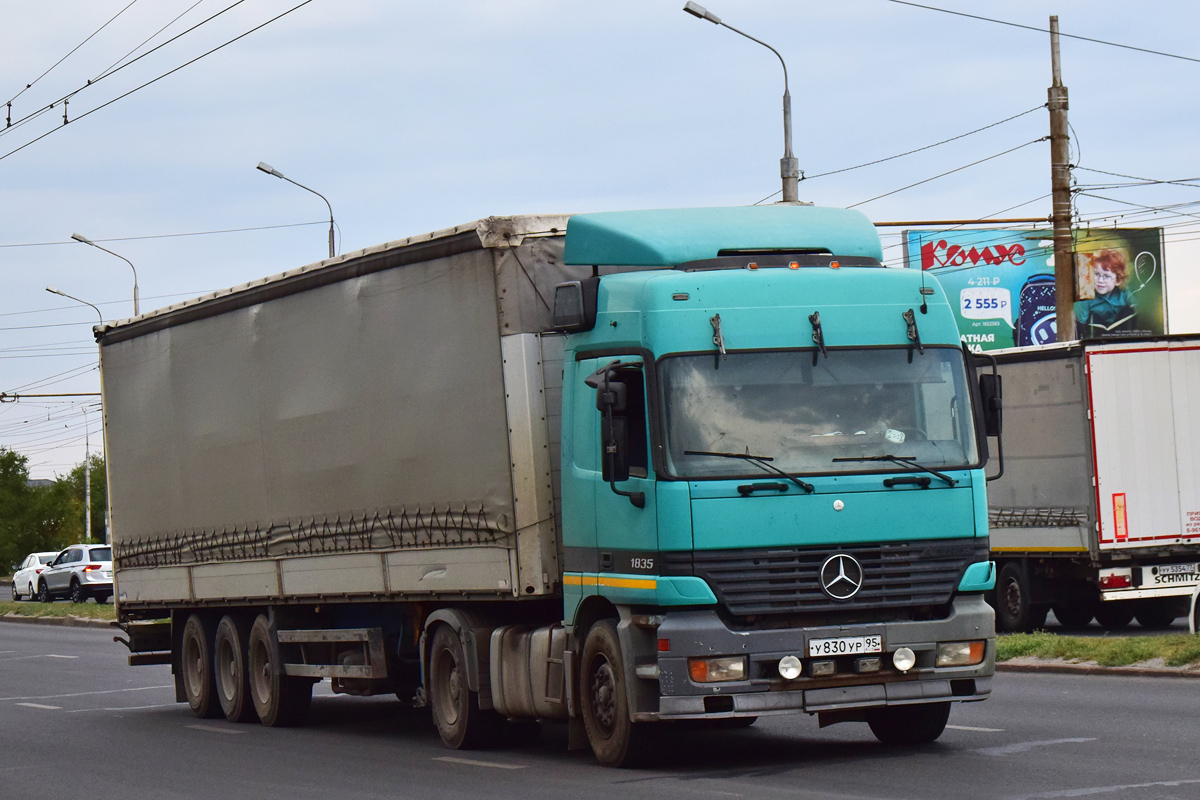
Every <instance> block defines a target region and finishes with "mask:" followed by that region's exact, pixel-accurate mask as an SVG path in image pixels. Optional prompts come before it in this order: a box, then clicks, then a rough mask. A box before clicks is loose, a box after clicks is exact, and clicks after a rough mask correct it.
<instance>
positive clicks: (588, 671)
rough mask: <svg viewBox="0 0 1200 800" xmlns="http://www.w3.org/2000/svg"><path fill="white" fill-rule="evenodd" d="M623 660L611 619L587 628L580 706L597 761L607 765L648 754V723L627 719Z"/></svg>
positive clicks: (624, 763)
mask: <svg viewBox="0 0 1200 800" xmlns="http://www.w3.org/2000/svg"><path fill="white" fill-rule="evenodd" d="M626 691H627V690H626V686H625V662H624V659H623V657H622V655H621V641H620V639H619V638H618V636H617V627H616V625H615V624H613V621H612V620H608V619H603V620H600V621H599V622H597V623H596V624H595V625H593V626H592V628H591V630H589V631H588V634H587V639H586V640H585V641H584V644H583V658H582V659H581V663H580V677H579V694H580V698H579V705H580V708H581V710H582V712H583V725H584V728H585V729H586V730H587V737H588V742H589V743H590V744H591V746H592V752H593V753H595V754H596V760H597V761H599V762H600V763H601V764H603V765H604V766H606V767H632V766H636V765H637V764H638V763H641V762H642V761H643V760H644V759H645V757H646V755H647V752H646V751H647V745H648V740H647V736H648V726H647V725H646V724H637V723H635V722H633V720H631V719H630V718H629V702H628V696H627V694H626Z"/></svg>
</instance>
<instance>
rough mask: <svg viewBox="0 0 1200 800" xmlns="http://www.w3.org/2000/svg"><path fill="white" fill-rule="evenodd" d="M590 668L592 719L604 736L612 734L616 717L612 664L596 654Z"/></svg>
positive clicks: (615, 687) (614, 681)
mask: <svg viewBox="0 0 1200 800" xmlns="http://www.w3.org/2000/svg"><path fill="white" fill-rule="evenodd" d="M593 664H594V666H593V668H592V719H593V721H594V722H595V723H596V730H597V731H598V732H599V733H600V735H601V736H603V737H604V738H606V739H607V738H608V737H609V736H612V733H613V726H614V724H615V722H616V719H617V704H616V694H617V684H616V679H615V678H614V676H613V671H612V665H611V664H609V663H608V659H607V658H605V657H604V656H597V657H596V660H595V661H594V662H593Z"/></svg>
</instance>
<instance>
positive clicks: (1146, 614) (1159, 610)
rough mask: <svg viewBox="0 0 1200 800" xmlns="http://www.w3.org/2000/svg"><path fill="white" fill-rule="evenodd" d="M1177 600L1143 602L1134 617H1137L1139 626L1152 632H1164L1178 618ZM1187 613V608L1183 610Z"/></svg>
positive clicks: (1139, 604)
mask: <svg viewBox="0 0 1200 800" xmlns="http://www.w3.org/2000/svg"><path fill="white" fill-rule="evenodd" d="M1174 600H1175V598H1171V599H1170V600H1166V601H1164V600H1142V601H1140V602H1138V603H1137V609H1136V611H1135V612H1134V615H1135V616H1136V617H1137V621H1138V624H1139V625H1141V626H1142V627H1143V628H1148V629H1150V630H1162V629H1163V628H1169V627H1171V625H1172V624H1173V623H1174V622H1175V620H1176V619H1177V618H1178V616H1179V615H1178V614H1176V613H1175V612H1176V610H1178V609H1177V605H1178V604H1177V603H1175V602H1174ZM1183 610H1184V613H1186V611H1187V609H1186V607H1185V608H1184V609H1183Z"/></svg>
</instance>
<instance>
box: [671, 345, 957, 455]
mask: <svg viewBox="0 0 1200 800" xmlns="http://www.w3.org/2000/svg"><path fill="white" fill-rule="evenodd" d="M813 362H814V357H813V351H812V350H790V351H779V350H776V351H763V352H747V353H737V352H734V353H729V355H728V356H727V357H723V358H719V359H718V358H717V357H715V356H714V355H687V356H669V357H665V358H663V359H661V360H660V361H659V374H660V376H661V381H662V386H663V393H664V406H665V418H666V444H667V459H668V464H667V466H668V470H669V471H670V472H671V474H673V475H675V476H678V477H682V478H706V477H726V476H729V477H732V476H739V477H740V476H751V475H752V476H754V477H759V476H761V475H762V474H763V472H762V470H760V469H758V468H756V467H753V466H752V465H750V464H748V463H746V462H745V461H740V460H738V459H731V458H723V457H720V456H717V455H687V454H686V452H685V451H697V450H699V451H709V452H716V453H747V454H750V455H754V456H758V457H763V458H770V459H773V460H772V462H771V463H772V465H773V466H775V467H778V468H780V469H782V470H784V471H786V472H789V473H800V474H831V473H847V472H879V471H887V472H895V471H897V470H898V469H903V468H902V467H897V466H896V465H895V464H894V463H889V462H862V461H851V462H846V461H840V462H835V461H834V459H835V458H847V457H862V456H868V457H869V456H884V455H890V456H897V457H901V458H908V459H912V460H914V461H916V462H917V463H919V464H921V465H923V466H925V467H933V468H934V469H944V468H954V467H967V466H972V465H976V464H978V462H979V451H978V448H977V446H976V442H975V425H974V419H973V416H972V412H971V396H970V392H969V390H968V388H967V373H966V365H965V362H964V360H963V354H962V351H960V350H958V349H957V348H950V347H926V348H925V352H924V354H917V353H914V354H913V355H912V360H911V362H910V361H909V350H908V348H903V347H901V348H891V347H888V348H862V349H853V348H845V349H842V348H839V349H836V350H830V351H829V357H828V358H826V357H823V356H818V357H817V358H816V363H815V364H814V363H813ZM914 469H915V468H914Z"/></svg>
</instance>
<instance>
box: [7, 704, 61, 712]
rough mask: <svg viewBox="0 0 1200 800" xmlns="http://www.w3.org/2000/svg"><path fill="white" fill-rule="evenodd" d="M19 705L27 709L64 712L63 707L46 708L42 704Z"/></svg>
mask: <svg viewBox="0 0 1200 800" xmlns="http://www.w3.org/2000/svg"><path fill="white" fill-rule="evenodd" d="M17 705H19V706H25V707H26V708H42V709H45V710H46V711H62V706H46V705H42V704H41V703H17Z"/></svg>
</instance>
